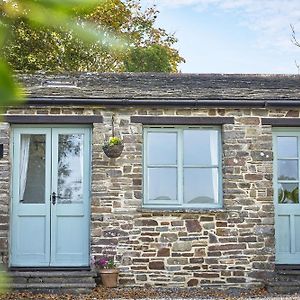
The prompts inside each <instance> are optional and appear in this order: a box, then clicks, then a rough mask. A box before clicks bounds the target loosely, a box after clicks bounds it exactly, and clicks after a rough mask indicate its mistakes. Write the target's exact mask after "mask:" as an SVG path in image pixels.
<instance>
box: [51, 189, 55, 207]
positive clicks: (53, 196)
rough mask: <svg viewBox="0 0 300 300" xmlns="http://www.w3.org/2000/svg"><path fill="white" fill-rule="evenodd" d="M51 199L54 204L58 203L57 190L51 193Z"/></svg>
mask: <svg viewBox="0 0 300 300" xmlns="http://www.w3.org/2000/svg"><path fill="white" fill-rule="evenodd" d="M51 200H52V204H53V205H55V204H56V193H55V192H53V193H52V194H51Z"/></svg>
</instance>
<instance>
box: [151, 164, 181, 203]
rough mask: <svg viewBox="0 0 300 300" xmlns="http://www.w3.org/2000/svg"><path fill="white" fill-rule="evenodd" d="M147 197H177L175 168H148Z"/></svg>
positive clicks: (153, 198) (172, 198)
mask: <svg viewBox="0 0 300 300" xmlns="http://www.w3.org/2000/svg"><path fill="white" fill-rule="evenodd" d="M148 173H149V175H148V176H149V199H151V200H176V199H177V169H176V168H150V169H149V171H148Z"/></svg>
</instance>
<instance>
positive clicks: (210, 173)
mask: <svg viewBox="0 0 300 300" xmlns="http://www.w3.org/2000/svg"><path fill="white" fill-rule="evenodd" d="M218 181H219V178H218V169H217V168H211V169H210V168H206V169H199V168H185V169H184V188H183V189H184V203H186V204H202V203H217V202H218V191H219V182H218Z"/></svg>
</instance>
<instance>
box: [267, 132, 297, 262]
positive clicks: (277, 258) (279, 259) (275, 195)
mask: <svg viewBox="0 0 300 300" xmlns="http://www.w3.org/2000/svg"><path fill="white" fill-rule="evenodd" d="M281 133H282V135H283V136H295V134H297V135H298V136H299V138H298V155H299V156H300V127H273V128H272V147H273V205H274V222H275V224H274V228H275V264H277V265H295V264H298V262H299V259H296V260H295V259H294V258H284V257H282V255H281V256H279V236H278V235H279V233H278V231H279V230H278V226H279V224H280V222H279V219H278V213H277V209H278V206H279V204H278V201H277V199H278V188H277V187H278V185H277V157H278V155H277V144H276V138H277V137H278V136H280V134H281ZM298 161H300V159H299V160H298ZM298 177H299V178H298V180H299V181H300V165H298ZM299 200H300V199H299ZM298 205H299V206H300V202H299V204H298ZM290 210H291V211H292V209H290ZM293 224H294V218H293V219H292V220H290V225H293ZM290 230H291V229H290ZM290 243H291V247H293V248H295V238H294V237H293V238H291V241H290Z"/></svg>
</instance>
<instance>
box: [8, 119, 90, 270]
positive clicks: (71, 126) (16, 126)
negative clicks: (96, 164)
mask: <svg viewBox="0 0 300 300" xmlns="http://www.w3.org/2000/svg"><path fill="white" fill-rule="evenodd" d="M27 128H28V129H34V128H40V129H45V128H49V129H52V128H67V129H76V128H81V129H82V128H85V129H89V133H88V143H87V151H88V153H89V156H88V158H87V161H88V166H87V168H88V170H89V175H88V176H87V186H88V187H87V189H88V191H89V194H88V203H87V221H86V222H87V223H88V224H87V234H88V237H87V241H88V253H87V261H88V262H87V265H85V266H82V268H85V267H89V266H90V256H91V201H92V189H91V187H92V165H91V162H92V129H93V126H92V125H87V124H26V123H24V124H11V126H10V129H11V130H10V151H9V154H10V170H11V171H10V203H9V231H8V249H9V251H8V252H9V253H8V254H9V255H8V267H9V268H23V267H21V266H17V265H16V266H15V265H12V251H13V249H12V245H13V244H12V238H13V214H14V211H13V209H14V205H13V201H14V194H13V193H14V179H13V177H14V176H13V175H14V169H15V164H14V161H15V158H14V153H15V149H14V134H15V129H27ZM51 151H52V145H51ZM51 177H52V174H51ZM32 267H39V266H32ZM63 267H68V266H63ZM70 267H73V266H70ZM43 268H44V267H43ZM46 268H53V267H52V266H46Z"/></svg>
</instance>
